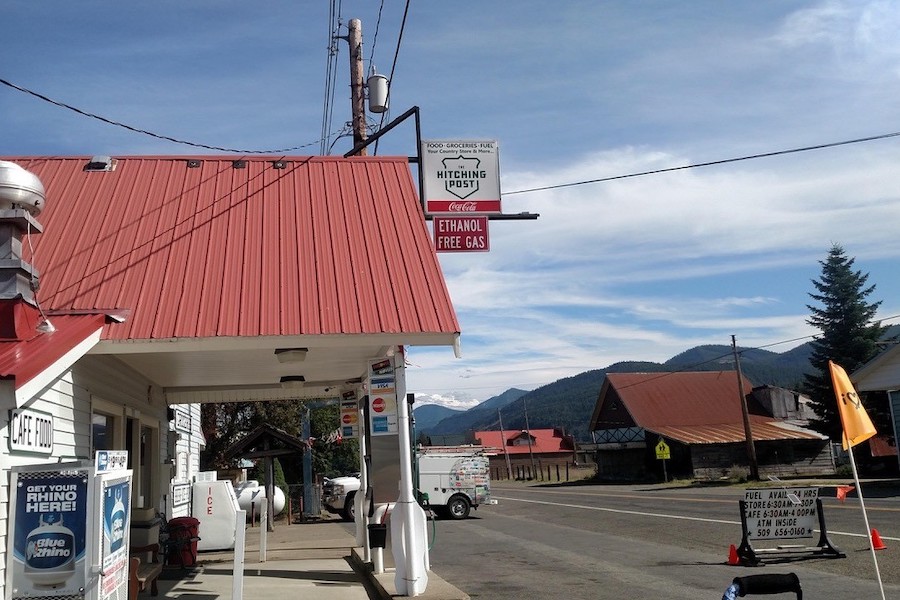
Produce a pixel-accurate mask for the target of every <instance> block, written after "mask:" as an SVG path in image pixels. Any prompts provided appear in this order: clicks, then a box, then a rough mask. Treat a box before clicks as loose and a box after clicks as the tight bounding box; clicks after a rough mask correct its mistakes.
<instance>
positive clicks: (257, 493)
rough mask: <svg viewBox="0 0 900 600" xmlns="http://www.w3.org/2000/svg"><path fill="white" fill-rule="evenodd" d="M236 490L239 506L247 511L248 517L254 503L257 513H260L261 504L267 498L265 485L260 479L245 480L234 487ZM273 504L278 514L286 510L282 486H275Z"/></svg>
mask: <svg viewBox="0 0 900 600" xmlns="http://www.w3.org/2000/svg"><path fill="white" fill-rule="evenodd" d="M234 492H235V493H236V494H237V499H238V506H240V507H241V509H242V510H246V511H247V516H248V518H249V516H250V508H251V505H252V504H255V506H256V514H257V515H259V505H260V504H262V503H263V502H265V498H266V488H265V486H262V485H259V482H258V481H252V480H251V481H245V482H243V483H239V484H237V485H236V486H235V488H234ZM273 504H274V508H275V514H276V515H277V514H280V513H281V511H283V510H284V492H283V491H281V488H280V487H278V486H275V499H274V502H273Z"/></svg>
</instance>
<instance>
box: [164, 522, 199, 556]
mask: <svg viewBox="0 0 900 600" xmlns="http://www.w3.org/2000/svg"><path fill="white" fill-rule="evenodd" d="M167 530H168V531H167V533H168V534H169V538H168V539H167V540H166V564H169V565H174V566H181V567H193V566H194V565H196V564H197V542H198V541H199V540H200V535H199V534H200V521H198V520H197V519H195V518H194V517H177V518H175V519H171V520H170V521H169V524H168V527H167Z"/></svg>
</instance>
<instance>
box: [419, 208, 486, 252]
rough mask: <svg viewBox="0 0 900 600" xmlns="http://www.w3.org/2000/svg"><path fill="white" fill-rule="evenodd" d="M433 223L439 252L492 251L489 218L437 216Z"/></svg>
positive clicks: (435, 243) (435, 242)
mask: <svg viewBox="0 0 900 600" xmlns="http://www.w3.org/2000/svg"><path fill="white" fill-rule="evenodd" d="M431 222H432V225H433V226H434V249H435V250H437V251H438V252H488V251H489V250H490V249H491V241H490V238H489V236H488V218H487V216H478V215H473V216H466V217H455V216H454V217H438V216H435V217H434V218H433V219H432V220H431Z"/></svg>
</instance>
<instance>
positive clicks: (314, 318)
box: [3, 156, 459, 343]
mask: <svg viewBox="0 0 900 600" xmlns="http://www.w3.org/2000/svg"><path fill="white" fill-rule="evenodd" d="M3 160H9V161H12V162H15V163H17V164H19V165H20V166H22V167H23V168H25V169H27V170H29V171H31V172H32V173H34V174H35V175H37V176H38V177H40V179H41V181H42V182H43V184H44V187H45V189H46V192H47V203H46V208H45V210H44V212H43V213H41V215H40V216H39V217H38V220H39V221H40V222H41V224H42V225H43V226H44V231H45V233H43V234H41V235H36V236H34V246H35V256H34V259H33V260H31V262H32V263H33V264H34V265H35V266H36V267H37V269H38V270H39V271H40V273H41V289H40V300H41V303H42V305H43V306H44V307H45V309H50V310H59V309H62V310H104V311H107V310H110V309H124V310H128V311H129V312H130V316H129V319H128V320H127V321H126V322H125V323H123V324H119V325H116V326H115V327H109V328H107V329H106V330H105V332H104V338H105V339H111V340H152V339H174V338H212V337H223V336H286V335H302V334H376V333H410V334H416V333H429V334H447V339H448V340H450V339H452V337H453V336H455V334H457V333H458V332H459V325H458V323H457V319H456V315H455V313H454V310H453V306H452V304H451V302H450V297H449V294H448V291H447V288H446V285H445V283H444V279H443V275H442V273H441V270H440V266H439V264H438V260H437V257H436V255H435V252H434V250H433V248H432V245H431V242H430V238H429V234H428V230H427V227H426V225H425V221H424V219H423V217H422V213H421V209H420V206H419V202H418V199H417V194H416V189H415V186H414V184H413V181H412V178H411V175H410V171H409V166H408V161H407V159H406V158H405V157H400V158H397V157H390V158H385V157H366V158H361V157H355V158H351V159H342V158H333V157H250V158H248V157H244V156H241V157H237V156H235V157H225V156H213V157H210V156H198V157H188V156H160V157H125V158H118V159H117V163H116V165H115V169H114V170H113V171H110V172H88V171H85V170H84V167H85V165H86V164H87V163H88V162H89V161H90V158H89V157H63V158H58V157H44V158H35V157H4V158H3ZM192 160H193V161H199V166H198V167H196V168H192V166H191V163H190V162H189V161H192ZM238 160H239V161H242V163H243V166H239V165H238V164H237V163H235V161H238ZM276 160H278V161H282V162H283V163H284V166H285V168H275V164H274V162H275V161H276ZM26 258H29V257H28V256H26ZM448 343H449V342H448Z"/></svg>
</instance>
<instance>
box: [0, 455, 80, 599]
mask: <svg viewBox="0 0 900 600" xmlns="http://www.w3.org/2000/svg"><path fill="white" fill-rule="evenodd" d="M55 467H56V468H47V467H44V468H37V469H36V468H35V467H31V468H22V469H21V470H19V469H16V470H14V471H13V473H12V478H11V479H12V480H11V482H10V484H11V485H12V491H11V498H10V500H11V505H10V515H12V519H11V521H10V524H9V527H10V532H9V538H8V541H7V557H9V559H8V562H7V570H6V597H7V598H11V599H12V600H23V599H25V598H28V599H34V598H44V599H46V598H68V599H71V598H83V597H84V595H85V587H86V581H87V562H86V561H87V558H88V555H89V551H88V548H87V527H88V525H87V520H88V504H89V503H90V502H91V500H90V498H89V496H88V481H89V478H90V476H91V474H90V469H88V468H83V467H80V466H78V465H70V466H69V467H68V468H67V466H66V465H55ZM32 469H34V470H32Z"/></svg>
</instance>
